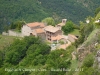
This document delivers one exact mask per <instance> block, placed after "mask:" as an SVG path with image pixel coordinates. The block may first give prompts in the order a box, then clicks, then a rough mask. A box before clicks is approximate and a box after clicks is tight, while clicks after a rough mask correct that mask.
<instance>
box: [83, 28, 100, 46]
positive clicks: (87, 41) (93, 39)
mask: <svg viewBox="0 0 100 75" xmlns="http://www.w3.org/2000/svg"><path fill="white" fill-rule="evenodd" d="M98 31H99V29H95V30H93V31H92V32H91V34H90V35H89V37H88V38H87V40H86V41H85V42H84V43H83V44H84V45H85V46H88V45H89V44H91V43H92V42H93V41H95V40H96V39H97V37H96V33H98Z"/></svg>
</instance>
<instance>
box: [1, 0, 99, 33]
mask: <svg viewBox="0 0 100 75" xmlns="http://www.w3.org/2000/svg"><path fill="white" fill-rule="evenodd" d="M99 5H100V0H96V1H95V0H63V1H62V0H50V1H47V0H29V1H27V0H0V32H1V31H3V29H4V27H5V26H6V25H10V24H11V23H12V22H15V21H18V20H21V21H23V20H24V21H26V23H28V22H34V21H41V20H42V19H44V18H47V17H53V18H54V19H55V20H56V21H57V22H59V21H60V20H61V19H62V18H66V19H68V20H72V21H73V22H74V23H77V24H79V21H82V20H84V19H85V18H86V17H87V16H94V14H93V13H94V12H95V9H96V8H97V7H99Z"/></svg>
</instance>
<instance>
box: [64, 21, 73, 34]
mask: <svg viewBox="0 0 100 75" xmlns="http://www.w3.org/2000/svg"><path fill="white" fill-rule="evenodd" d="M62 30H63V31H64V33H65V34H68V33H69V32H71V31H73V30H74V24H73V22H72V21H67V23H66V24H65V26H63V27H62Z"/></svg>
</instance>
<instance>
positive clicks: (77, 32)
mask: <svg viewBox="0 0 100 75" xmlns="http://www.w3.org/2000/svg"><path fill="white" fill-rule="evenodd" d="M70 34H73V35H76V36H80V33H79V30H78V29H74V31H72V32H70Z"/></svg>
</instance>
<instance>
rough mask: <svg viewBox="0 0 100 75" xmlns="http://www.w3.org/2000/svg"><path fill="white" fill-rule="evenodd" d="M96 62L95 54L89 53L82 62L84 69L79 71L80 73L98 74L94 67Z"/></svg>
mask: <svg viewBox="0 0 100 75" xmlns="http://www.w3.org/2000/svg"><path fill="white" fill-rule="evenodd" d="M93 63H94V55H93V54H89V55H87V56H86V57H85V60H84V61H83V64H82V67H81V68H82V69H83V71H80V72H79V75H86V74H88V75H94V74H96V70H95V69H94V68H93V67H92V66H93Z"/></svg>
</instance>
